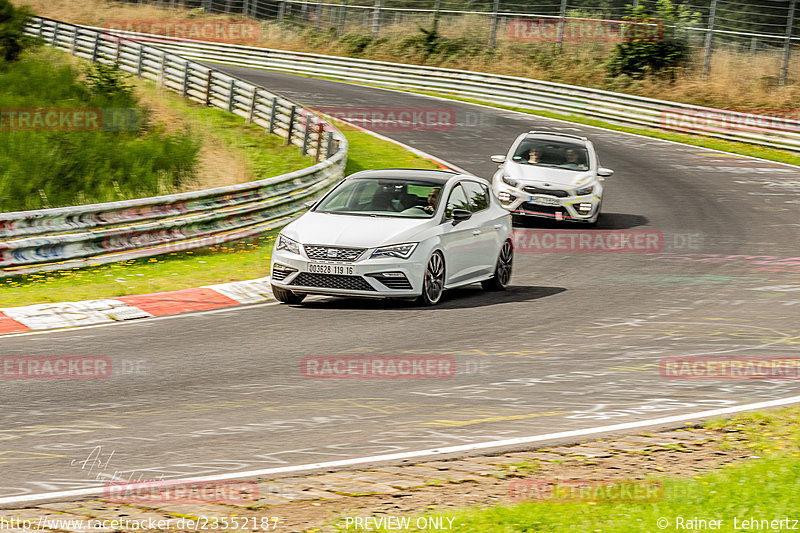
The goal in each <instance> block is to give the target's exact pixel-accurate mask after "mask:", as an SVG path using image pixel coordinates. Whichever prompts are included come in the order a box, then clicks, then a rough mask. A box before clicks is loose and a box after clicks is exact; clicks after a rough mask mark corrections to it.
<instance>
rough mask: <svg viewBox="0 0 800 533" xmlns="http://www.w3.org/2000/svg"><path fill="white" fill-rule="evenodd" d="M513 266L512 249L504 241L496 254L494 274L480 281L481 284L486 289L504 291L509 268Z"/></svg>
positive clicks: (509, 279)
mask: <svg viewBox="0 0 800 533" xmlns="http://www.w3.org/2000/svg"><path fill="white" fill-rule="evenodd" d="M513 266H514V249H513V248H512V247H511V243H510V242H508V241H506V242H505V243H504V244H503V247H502V248H501V249H500V255H499V256H497V264H496V265H495V267H494V276H492V277H491V278H489V279H487V280H484V281H481V286H482V287H483V289H484V290H487V291H504V290H506V287H508V282H509V281H511V270H512V267H513Z"/></svg>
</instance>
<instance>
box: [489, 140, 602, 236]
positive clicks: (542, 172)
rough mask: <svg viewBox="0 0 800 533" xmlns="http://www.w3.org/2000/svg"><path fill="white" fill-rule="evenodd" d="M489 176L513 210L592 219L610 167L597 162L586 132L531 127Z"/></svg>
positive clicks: (557, 217) (499, 157) (496, 159)
mask: <svg viewBox="0 0 800 533" xmlns="http://www.w3.org/2000/svg"><path fill="white" fill-rule="evenodd" d="M492 161H494V162H495V163H499V164H500V168H499V169H498V170H497V172H496V173H495V175H494V178H493V179H492V187H493V189H494V192H495V194H497V197H498V198H499V199H500V202H502V204H503V207H505V208H506V209H508V210H509V211H511V212H512V213H514V214H515V215H524V216H533V217H542V218H549V219H554V220H565V221H570V222H584V223H589V224H594V223H595V222H597V219H598V217H599V216H600V209H601V207H602V204H603V180H605V178H607V177H609V176H611V175H612V174H614V171H613V170H611V169H608V168H603V167H601V166H600V161H599V160H598V158H597V152H596V151H595V149H594V146H593V145H592V142H591V141H590V140H589V139H587V138H586V137H579V136H577V135H570V134H566V133H557V132H543V131H531V132H528V133H523V134H522V135H520V136H519V137H517V139H516V140H515V141H514V144H512V145H511V148H510V149H509V151H508V154H506V155H494V156H492Z"/></svg>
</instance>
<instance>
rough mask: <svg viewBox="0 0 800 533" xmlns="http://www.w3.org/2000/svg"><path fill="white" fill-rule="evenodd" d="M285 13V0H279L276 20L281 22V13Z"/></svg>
mask: <svg viewBox="0 0 800 533" xmlns="http://www.w3.org/2000/svg"><path fill="white" fill-rule="evenodd" d="M285 13H286V0H281V2H280V5H278V22H283V15H284V14H285Z"/></svg>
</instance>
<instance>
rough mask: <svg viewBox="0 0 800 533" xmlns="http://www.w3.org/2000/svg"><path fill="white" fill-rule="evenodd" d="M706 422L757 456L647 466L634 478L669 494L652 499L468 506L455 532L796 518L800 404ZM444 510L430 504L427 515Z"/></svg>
mask: <svg viewBox="0 0 800 533" xmlns="http://www.w3.org/2000/svg"><path fill="white" fill-rule="evenodd" d="M707 427H710V428H714V429H720V430H724V431H726V432H728V436H727V440H728V442H729V443H730V444H729V447H733V448H741V449H745V450H752V453H753V456H754V458H753V459H749V460H747V461H745V462H741V463H736V464H732V463H726V464H724V465H723V466H722V467H721V468H720V469H719V470H717V471H714V472H711V473H708V474H705V475H702V476H690V475H687V476H684V477H655V476H647V477H645V476H646V473H645V472H641V473H640V474H639V476H636V475H635V474H634V475H632V476H631V478H634V477H641V478H642V480H644V481H646V482H658V483H661V486H662V487H663V497H661V499H660V500H659V501H656V502H654V503H642V502H624V503H619V502H611V501H587V500H584V501H573V502H552V501H526V502H523V503H519V504H517V505H499V506H496V507H492V508H488V509H480V508H471V509H464V510H460V511H455V512H448V513H445V514H444V516H447V517H450V518H454V520H453V529H452V531H456V532H475V531H480V532H481V533H512V532H532V531H543V532H544V531H546V532H555V533H557V532H580V533H583V532H593V531H601V532H603V533H628V532H647V533H650V532H654V531H709V530H711V529H710V528H705V529H701V528H697V529H695V528H693V527H683V528H678V527H676V517H683V518H684V522H683V526H687V524H688V522H687V521H688V520H693V519H696V518H699V519H705V520H722V523H721V524H720V527H719V528H717V529H713V530H714V531H729V532H734V531H737V532H740V531H747V530H753V531H755V530H758V529H757V528H755V527H752V526H751V527H750V528H749V529H748V527H745V526H743V525H742V521H743V520H750V519H756V520H769V521H771V520H773V519H778V520H780V519H782V518H798V517H796V516H795V515H796V514H797V513H796V507H797V506H796V495H797V492H798V490H800V407H792V408H787V409H782V410H779V411H761V412H755V413H742V414H739V415H737V416H735V417H733V418H730V419H724V420H715V421H711V422H709V423H708V424H707ZM598 475H600V474H598ZM534 477H535V476H534ZM601 478H602V476H601V477H600V478H598V479H601ZM516 482H517V483H518V482H519V481H516ZM509 502H510V500H509ZM442 515H443V514H442V513H440V512H435V511H431V512H429V513H426V514H425V515H424V516H427V517H441V516H442ZM660 518H665V519H667V520H668V523H669V525H668V526H667V527H666V528H663V529H662V528H659V527H658V520H659V519H660ZM734 518H736V519H737V522H736V524H735V523H734ZM413 523H415V519H412V524H413ZM444 523H445V524H447V523H448V522H447V521H445V522H444ZM736 527H738V529H736ZM798 527H799V528H800V525H799V526H798ZM760 530H761V531H764V530H765V529H764V528H762V529H760ZM766 530H767V531H787V530H790V526H787V525H786V524H784V525H783V526H782V527H781V528H775V529H766ZM409 531H418V530H417V529H410V530H409Z"/></svg>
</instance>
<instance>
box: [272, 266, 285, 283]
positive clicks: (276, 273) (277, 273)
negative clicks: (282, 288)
mask: <svg viewBox="0 0 800 533" xmlns="http://www.w3.org/2000/svg"><path fill="white" fill-rule="evenodd" d="M288 275H289V273H288V272H287V271H285V270H278V269H276V268H273V269H272V279H274V280H275V281H283V280H284V279H286V276H288Z"/></svg>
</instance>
